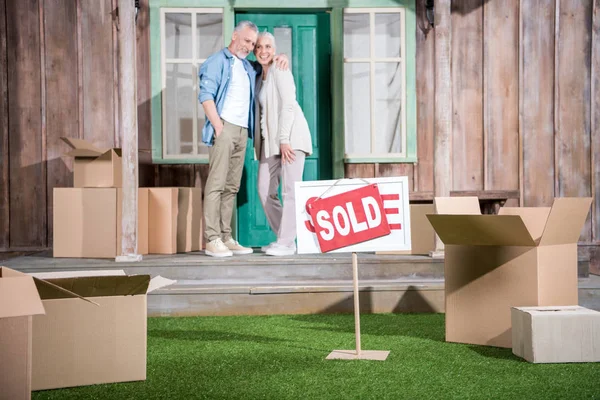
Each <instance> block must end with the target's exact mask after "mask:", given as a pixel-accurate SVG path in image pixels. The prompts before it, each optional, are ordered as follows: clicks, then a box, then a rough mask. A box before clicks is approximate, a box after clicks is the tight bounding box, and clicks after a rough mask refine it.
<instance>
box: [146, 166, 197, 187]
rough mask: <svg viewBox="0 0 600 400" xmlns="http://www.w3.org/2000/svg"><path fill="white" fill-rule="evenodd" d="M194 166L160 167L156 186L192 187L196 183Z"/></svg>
mask: <svg viewBox="0 0 600 400" xmlns="http://www.w3.org/2000/svg"><path fill="white" fill-rule="evenodd" d="M195 178H196V177H195V172H194V165H193V164H189V165H160V166H159V167H158V180H157V182H156V186H158V187H170V186H183V187H192V186H194V183H195Z"/></svg>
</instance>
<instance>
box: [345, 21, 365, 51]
mask: <svg viewBox="0 0 600 400" xmlns="http://www.w3.org/2000/svg"><path fill="white" fill-rule="evenodd" d="M369 18H370V17H369V14H344V57H346V58H365V57H370V54H371V53H370V51H371V50H370V44H369V43H370V40H369V32H370V31H369Z"/></svg>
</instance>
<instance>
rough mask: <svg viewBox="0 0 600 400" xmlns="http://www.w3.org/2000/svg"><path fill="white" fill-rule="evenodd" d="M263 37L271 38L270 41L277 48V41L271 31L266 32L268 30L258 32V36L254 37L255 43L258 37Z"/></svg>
mask: <svg viewBox="0 0 600 400" xmlns="http://www.w3.org/2000/svg"><path fill="white" fill-rule="evenodd" d="M263 37H266V38H269V39H271V42H272V43H273V47H274V48H277V43H275V36H273V34H272V33H271V32H268V31H263V32H260V33H259V34H258V37H257V38H256V43H258V40H259V39H260V38H263Z"/></svg>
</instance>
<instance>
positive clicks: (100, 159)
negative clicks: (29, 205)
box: [61, 137, 151, 188]
mask: <svg viewBox="0 0 600 400" xmlns="http://www.w3.org/2000/svg"><path fill="white" fill-rule="evenodd" d="M61 139H62V141H63V142H65V143H66V144H68V145H69V147H71V149H72V150H71V151H69V152H68V153H66V154H65V155H66V156H69V157H73V158H74V161H73V187H76V188H78V187H122V186H123V185H122V174H123V172H122V170H123V167H122V164H123V160H122V155H121V149H119V148H101V147H96V146H94V145H93V144H92V143H90V142H88V141H87V140H83V139H77V138H70V137H61ZM138 161H139V163H140V164H142V163H151V159H150V152H149V151H148V150H145V149H140V150H139V156H138Z"/></svg>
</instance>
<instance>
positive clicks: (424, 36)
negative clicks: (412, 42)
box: [414, 1, 435, 192]
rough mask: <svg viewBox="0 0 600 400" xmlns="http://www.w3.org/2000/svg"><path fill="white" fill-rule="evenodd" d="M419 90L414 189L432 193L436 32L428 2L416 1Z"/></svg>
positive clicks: (417, 87)
mask: <svg viewBox="0 0 600 400" xmlns="http://www.w3.org/2000/svg"><path fill="white" fill-rule="evenodd" d="M416 12H417V32H416V43H417V44H416V47H417V49H416V53H417V54H416V65H417V68H416V71H415V72H416V80H417V82H416V90H417V121H418V123H417V160H418V161H417V165H416V166H415V174H416V179H415V184H414V190H415V191H424V192H433V131H434V129H433V124H434V116H435V108H434V102H433V101H432V99H433V98H434V96H435V75H434V69H433V68H432V66H433V65H434V63H435V33H434V32H433V28H432V27H431V26H430V25H429V22H428V21H427V18H426V15H425V2H423V1H418V2H417V10H416Z"/></svg>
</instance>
